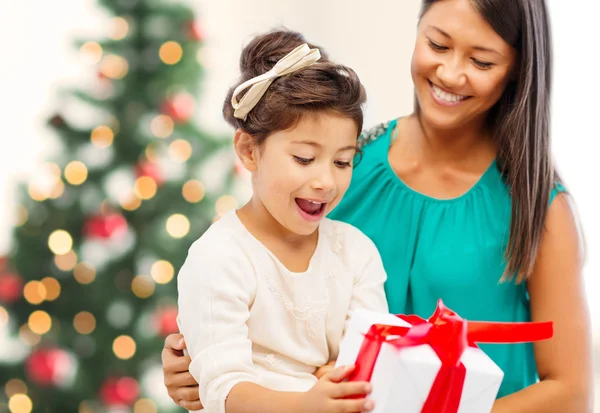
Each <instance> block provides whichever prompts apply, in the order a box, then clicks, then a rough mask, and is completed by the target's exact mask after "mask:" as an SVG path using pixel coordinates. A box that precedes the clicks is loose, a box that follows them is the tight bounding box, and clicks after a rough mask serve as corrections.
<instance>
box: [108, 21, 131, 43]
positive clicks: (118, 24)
mask: <svg viewBox="0 0 600 413" xmlns="http://www.w3.org/2000/svg"><path fill="white" fill-rule="evenodd" d="M127 33H129V23H127V20H125V19H124V18H122V17H115V18H113V19H112V30H111V33H110V38H111V39H113V40H122V39H124V38H125V37H127Z"/></svg>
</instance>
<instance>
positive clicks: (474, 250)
mask: <svg viewBox="0 0 600 413" xmlns="http://www.w3.org/2000/svg"><path fill="white" fill-rule="evenodd" d="M549 33H550V30H549V23H548V15H547V10H546V5H545V3H544V1H543V0H510V1H508V0H423V1H422V10H421V15H420V20H419V25H418V29H417V36H416V43H415V46H414V53H413V57H412V65H411V73H412V79H413V82H414V85H415V96H416V99H415V112H414V113H413V114H411V115H409V116H406V117H402V118H400V119H395V120H392V121H390V122H386V123H384V124H382V125H380V126H377V127H376V128H374V129H372V130H371V131H369V132H366V133H365V134H364V135H363V136H362V138H361V140H360V142H361V145H362V146H363V157H362V160H361V162H360V164H358V166H357V167H356V168H355V170H354V175H353V178H352V182H351V184H350V188H349V189H348V192H347V193H346V196H345V198H344V200H343V202H341V204H340V205H339V206H338V207H337V208H336V210H335V211H334V213H333V214H332V215H331V216H333V217H334V218H336V219H339V220H341V221H345V222H349V223H351V224H353V225H355V226H356V227H358V228H359V229H360V230H361V231H363V232H364V233H365V234H367V235H368V236H369V237H370V238H371V239H372V240H373V241H374V242H375V245H377V247H378V249H379V252H380V254H381V257H382V260H383V263H384V266H385V268H386V270H387V274H388V280H387V282H386V285H385V288H386V293H387V299H388V302H389V307H390V311H391V312H394V313H416V314H418V315H420V316H422V317H427V316H429V315H430V313H431V311H432V309H433V308H434V306H435V301H436V300H437V298H440V297H441V298H443V300H444V302H445V303H446V304H447V305H448V306H450V307H451V308H452V309H453V310H456V311H457V312H458V313H459V314H460V315H461V316H463V317H465V318H467V319H473V320H490V321H511V322H517V321H529V320H533V321H537V320H540V321H541V320H553V322H554V337H553V338H552V340H547V341H544V342H539V343H535V344H534V345H531V344H523V345H482V346H481V347H482V349H483V350H484V351H486V352H487V354H488V355H489V356H490V357H491V358H492V359H493V360H494V361H495V362H496V364H498V365H499V366H500V367H501V368H502V370H503V371H504V373H505V377H504V381H503V383H502V387H501V389H500V393H499V398H498V400H497V401H496V403H495V405H494V409H493V413H503V412H510V413H528V412H531V413H538V412H544V413H553V412H556V413H564V412H569V413H588V412H590V411H591V409H592V399H593V397H592V384H593V380H592V374H591V365H592V363H591V344H590V341H591V340H590V322H589V315H588V309H587V304H586V298H585V293H584V286H583V279H582V271H581V268H582V243H581V241H580V235H579V231H578V226H577V224H576V219H575V216H574V213H573V209H572V207H571V204H570V201H569V198H568V196H567V194H566V193H565V190H564V188H563V186H562V185H561V184H560V183H559V178H558V176H557V174H556V172H555V169H554V165H553V163H552V160H551V151H550V133H549V126H550V119H549V116H550V107H549V106H550V85H551V79H550V74H551V50H552V49H551V45H550V37H549ZM179 337H180V336H177V335H176V336H172V337H169V338H168V339H167V345H166V349H165V350H164V352H163V357H164V358H163V360H164V362H163V363H164V364H163V365H164V371H165V382H166V384H167V387H168V389H169V392H170V394H171V396H172V397H173V398H174V399H175V400H176V401H178V402H179V401H180V400H184V401H185V402H186V403H187V402H189V403H192V404H193V405H198V404H199V400H197V392H196V394H194V390H193V389H194V388H193V385H194V383H193V380H191V378H190V376H189V374H187V373H186V370H187V369H186V364H187V362H188V361H187V360H186V359H185V358H184V357H181V356H180V355H178V353H177V352H176V351H177V349H181V348H182V346H181V345H179V346H175V344H176V343H177V339H179ZM186 338H187V337H186ZM181 344H182V345H183V344H184V343H181ZM174 346H175V347H174ZM182 404H183V403H182Z"/></svg>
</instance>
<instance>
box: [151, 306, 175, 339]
mask: <svg viewBox="0 0 600 413" xmlns="http://www.w3.org/2000/svg"><path fill="white" fill-rule="evenodd" d="M177 314H178V312H177V307H175V306H172V307H166V308H162V309H160V310H159V311H157V312H156V313H155V315H154V324H155V326H156V329H157V330H158V332H159V334H160V335H161V336H163V337H166V336H168V335H169V334H174V333H179V326H178V325H177Z"/></svg>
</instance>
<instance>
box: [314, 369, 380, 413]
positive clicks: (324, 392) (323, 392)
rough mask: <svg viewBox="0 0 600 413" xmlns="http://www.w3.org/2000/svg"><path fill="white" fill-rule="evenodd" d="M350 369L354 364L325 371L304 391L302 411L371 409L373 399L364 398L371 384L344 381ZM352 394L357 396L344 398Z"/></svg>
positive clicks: (344, 412)
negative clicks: (311, 386) (315, 382)
mask: <svg viewBox="0 0 600 413" xmlns="http://www.w3.org/2000/svg"><path fill="white" fill-rule="evenodd" d="M327 366H328V365H326V366H324V367H327ZM352 371H354V366H341V367H338V368H337V369H333V370H332V371H330V372H328V373H325V374H324V375H323V377H321V378H320V379H319V381H318V382H317V384H315V385H314V387H313V388H311V389H310V390H309V391H307V392H306V393H305V398H304V399H305V400H304V401H303V403H302V404H303V410H302V411H305V412H311V413H312V412H315V413H353V412H368V411H371V410H373V408H374V407H375V405H374V403H373V400H369V399H367V398H366V396H367V395H368V394H370V393H371V384H370V383H367V382H345V381H344V380H345V379H347V378H348V377H349V376H350V374H351V373H352ZM353 396H354V397H358V398H352V399H346V398H347V397H353Z"/></svg>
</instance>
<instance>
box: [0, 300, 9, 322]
mask: <svg viewBox="0 0 600 413" xmlns="http://www.w3.org/2000/svg"><path fill="white" fill-rule="evenodd" d="M7 324H8V311H6V309H5V308H4V307H2V306H1V305H0V328H3V327H5V326H6V325H7Z"/></svg>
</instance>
